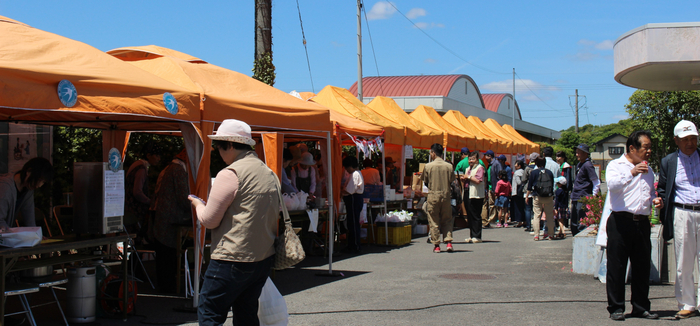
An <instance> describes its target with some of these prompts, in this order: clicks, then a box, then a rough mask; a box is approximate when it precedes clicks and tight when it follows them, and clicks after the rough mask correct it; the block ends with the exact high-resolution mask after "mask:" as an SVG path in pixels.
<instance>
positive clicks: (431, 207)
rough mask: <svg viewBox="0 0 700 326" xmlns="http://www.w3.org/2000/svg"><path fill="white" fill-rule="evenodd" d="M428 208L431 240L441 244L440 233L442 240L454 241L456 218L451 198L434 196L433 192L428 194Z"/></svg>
mask: <svg viewBox="0 0 700 326" xmlns="http://www.w3.org/2000/svg"><path fill="white" fill-rule="evenodd" d="M426 210H427V213H428V223H429V224H430V241H431V242H432V243H433V244H435V245H438V244H440V234H442V241H444V242H446V243H447V242H452V228H453V226H454V218H453V217H452V205H451V204H450V198H449V197H444V198H443V197H441V196H434V197H433V196H432V195H431V194H428V200H427V201H426Z"/></svg>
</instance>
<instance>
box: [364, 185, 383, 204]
mask: <svg viewBox="0 0 700 326" xmlns="http://www.w3.org/2000/svg"><path fill="white" fill-rule="evenodd" d="M362 198H369V201H381V202H383V201H384V186H382V185H378V186H375V185H365V191H363V192H362Z"/></svg>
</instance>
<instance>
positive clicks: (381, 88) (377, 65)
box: [297, 0, 384, 95]
mask: <svg viewBox="0 0 700 326" xmlns="http://www.w3.org/2000/svg"><path fill="white" fill-rule="evenodd" d="M297 1H299V0H297ZM360 4H361V5H362V13H364V14H365V25H367V34H369V44H370V46H371V47H372V56H374V67H375V68H376V69H377V79H378V81H379V90H380V91H381V93H380V94H382V95H384V88H383V87H382V77H381V76H382V75H381V74H379V64H378V63H377V54H376V53H375V52H374V42H372V32H371V31H370V29H369V20H368V19H367V11H365V2H364V1H363V0H360Z"/></svg>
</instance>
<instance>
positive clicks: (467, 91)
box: [464, 81, 469, 94]
mask: <svg viewBox="0 0 700 326" xmlns="http://www.w3.org/2000/svg"><path fill="white" fill-rule="evenodd" d="M464 94H469V82H468V81H465V82H464Z"/></svg>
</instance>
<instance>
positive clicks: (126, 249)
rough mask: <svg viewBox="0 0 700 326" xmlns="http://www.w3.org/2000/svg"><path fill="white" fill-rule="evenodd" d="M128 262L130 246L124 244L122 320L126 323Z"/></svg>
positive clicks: (126, 243)
mask: <svg viewBox="0 0 700 326" xmlns="http://www.w3.org/2000/svg"><path fill="white" fill-rule="evenodd" d="M128 260H129V244H128V242H124V251H123V252H122V275H124V283H123V288H124V293H123V295H124V297H123V300H124V302H123V304H124V309H122V318H123V320H124V321H126V315H127V311H128V309H127V307H128V303H129V268H128V267H127V265H128Z"/></svg>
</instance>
